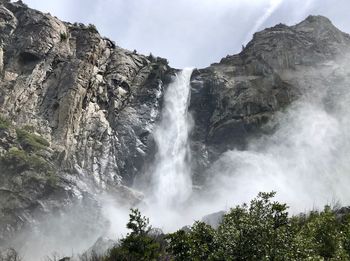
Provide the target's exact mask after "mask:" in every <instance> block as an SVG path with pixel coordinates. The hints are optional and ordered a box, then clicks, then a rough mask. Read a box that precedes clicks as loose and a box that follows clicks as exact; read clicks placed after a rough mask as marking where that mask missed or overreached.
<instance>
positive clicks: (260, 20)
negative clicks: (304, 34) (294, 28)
mask: <svg viewBox="0 0 350 261" xmlns="http://www.w3.org/2000/svg"><path fill="white" fill-rule="evenodd" d="M25 2H26V3H27V4H28V5H29V6H31V7H33V8H36V9H39V10H42V11H45V12H50V13H51V14H53V15H56V16H58V17H59V18H61V19H63V20H66V21H71V22H75V21H78V22H83V23H94V24H96V26H97V28H98V29H99V31H100V33H101V34H102V35H104V36H107V37H110V38H111V39H113V40H115V41H116V42H117V44H118V45H120V46H121V47H124V48H127V49H130V50H133V49H136V50H138V51H139V52H141V53H144V54H149V53H150V52H152V53H153V54H155V55H157V56H162V57H165V58H167V59H168V60H169V61H170V64H171V65H172V66H174V67H178V68H182V67H188V66H196V67H205V66H208V65H209V64H210V63H213V62H217V61H219V60H220V59H221V58H222V57H224V56H226V55H227V54H234V53H237V52H239V51H240V49H241V46H242V44H243V43H245V42H247V41H249V40H250V37H251V35H252V34H253V33H254V32H255V31H256V30H260V29H263V28H265V27H268V26H273V25H274V24H276V23H280V22H282V23H287V24H295V23H297V22H299V21H300V20H301V19H304V18H305V17H306V16H307V15H308V14H311V13H312V14H322V15H325V16H328V17H329V18H330V19H331V20H332V21H333V22H334V23H335V25H337V26H339V28H340V29H342V30H349V29H347V28H349V26H350V20H349V19H348V14H349V12H350V2H349V1H348V0H339V1H337V4H336V5H335V4H334V1H331V0H324V1H322V3H320V2H319V1H314V0H254V1H243V0H238V1H229V0H215V1H214V0H176V1H162V0H128V1H126V0H95V1H93V0H50V1H42V0H25ZM247 32H249V33H248V34H247Z"/></svg>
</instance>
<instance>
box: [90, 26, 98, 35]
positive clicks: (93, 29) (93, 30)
mask: <svg viewBox="0 0 350 261" xmlns="http://www.w3.org/2000/svg"><path fill="white" fill-rule="evenodd" d="M88 29H89V31H91V32H93V33H98V30H97V28H96V26H95V25H94V24H89V25H88Z"/></svg>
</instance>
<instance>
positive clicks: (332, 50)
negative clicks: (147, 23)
mask: <svg viewBox="0 0 350 261" xmlns="http://www.w3.org/2000/svg"><path fill="white" fill-rule="evenodd" d="M0 43H1V45H0V77H1V82H0V115H1V118H0V157H1V162H0V171H1V172H0V244H3V243H5V242H9V239H11V238H12V236H13V235H14V234H15V233H17V232H18V231H21V230H23V229H27V227H28V226H29V227H31V226H35V224H37V221H38V219H39V217H42V216H43V215H45V214H47V213H61V212H62V211H63V212H65V211H66V212H69V211H71V207H72V206H73V205H74V204H75V203H76V202H86V207H87V208H92V209H94V211H95V212H96V213H95V212H94V211H93V214H92V217H91V219H98V220H100V221H101V224H99V226H100V227H101V231H103V227H104V223H103V220H101V217H99V216H98V215H99V214H98V212H99V208H100V206H98V204H97V203H96V201H95V199H94V196H95V195H98V194H99V193H101V192H106V191H107V192H108V193H110V194H112V195H113V196H115V198H119V200H120V201H127V202H132V203H137V202H139V201H140V200H142V195H141V194H140V193H138V192H135V191H133V190H132V189H131V188H130V187H131V185H132V183H133V181H134V179H135V177H136V176H140V175H142V174H143V173H145V172H147V169H148V168H149V166H150V164H151V163H152V160H153V158H154V154H155V152H156V148H155V143H154V140H153V137H152V131H153V129H154V127H155V125H156V124H157V122H158V121H159V117H160V111H161V108H162V98H163V93H164V88H166V86H167V83H169V82H170V81H171V78H172V76H173V75H174V73H175V72H176V70H175V69H173V68H170V67H169V65H168V63H167V61H166V60H165V59H162V58H159V57H153V56H152V55H150V56H145V55H141V54H138V53H136V52H135V51H134V52H130V51H128V50H125V49H122V48H121V47H119V46H118V45H117V44H116V43H114V42H113V41H111V40H109V39H106V38H103V37H101V36H100V35H99V33H98V32H97V30H96V28H95V27H94V26H92V25H89V26H85V25H83V24H71V23H66V22H62V21H60V20H58V19H57V18H55V17H53V16H51V15H49V14H43V13H41V12H39V11H36V10H33V9H30V8H28V7H27V6H26V5H24V4H23V3H21V2H16V3H10V2H9V1H1V2H0ZM349 48H350V37H349V35H347V34H345V33H342V32H341V31H339V30H338V29H337V28H335V27H334V26H333V25H332V24H331V22H330V21H329V20H328V19H327V18H324V17H320V16H310V17H308V18H307V19H306V20H304V21H303V22H301V23H299V24H297V25H295V26H286V25H277V26H275V27H272V28H268V29H265V30H263V31H261V32H258V33H256V34H255V35H254V38H253V39H252V41H251V42H249V43H248V44H247V46H246V47H245V48H244V49H243V50H242V52H241V53H239V54H237V55H232V56H227V57H226V58H223V59H222V60H221V61H220V62H219V63H215V64H212V65H211V66H209V67H207V68H204V69H196V70H194V72H193V74H192V80H191V86H192V90H191V103H190V107H189V111H190V112H191V114H192V116H193V120H194V127H193V131H192V133H191V150H192V162H193V173H194V183H195V185H201V182H203V179H204V178H205V177H204V174H205V171H206V169H207V168H208V167H209V165H210V164H211V163H212V162H213V161H215V160H216V159H217V158H218V157H219V155H220V154H221V153H223V152H224V151H226V150H227V149H232V148H236V149H244V148H245V146H246V143H247V139H248V138H250V137H254V136H258V135H260V134H261V133H263V132H264V131H270V130H266V129H263V128H262V127H263V126H264V124H265V123H266V122H268V121H269V120H270V119H271V118H273V117H274V115H275V113H276V112H278V111H280V110H283V109H284V108H285V107H286V106H288V105H289V104H291V103H292V102H293V101H295V100H296V99H297V98H298V97H300V96H301V95H303V93H305V92H306V91H308V90H309V89H312V90H315V92H316V93H317V91H319V90H320V89H321V87H322V86H324V85H325V84H333V83H334V82H336V81H341V77H343V75H341V74H334V71H335V70H336V68H338V69H339V66H338V65H337V63H336V62H335V61H337V59H338V58H339V57H341V56H343V55H344V54H345V53H348V51H349ZM337 66H338V67H337ZM33 142H34V143H33ZM28 144H29V145H28ZM38 144H39V145H38ZM11 160H12V161H11ZM23 161H24V162H26V164H24V165H23V164H22V163H23ZM34 163H35V164H37V165H33V164H34ZM38 166H39V167H38ZM38 168H39V169H38ZM95 203H96V204H95ZM80 205H82V206H84V204H80ZM55 211H57V212H55ZM94 213H95V214H94ZM86 218H87V219H88V218H90V217H86ZM87 219H81V220H85V221H86V223H88V222H87ZM82 222H83V221H82ZM87 229H88V228H87Z"/></svg>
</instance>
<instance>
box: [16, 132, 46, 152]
mask: <svg viewBox="0 0 350 261" xmlns="http://www.w3.org/2000/svg"><path fill="white" fill-rule="evenodd" d="M16 133H17V139H18V142H19V143H20V144H21V146H22V147H23V149H24V150H26V151H29V152H36V151H39V150H43V149H47V147H48V146H50V143H49V142H48V141H47V140H46V139H44V138H43V137H41V136H39V135H37V134H34V133H32V132H30V131H27V130H25V129H16Z"/></svg>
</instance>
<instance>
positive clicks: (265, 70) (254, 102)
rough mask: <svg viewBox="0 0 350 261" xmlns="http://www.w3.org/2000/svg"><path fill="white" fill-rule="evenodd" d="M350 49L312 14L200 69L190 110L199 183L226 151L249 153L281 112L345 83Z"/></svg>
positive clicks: (346, 40)
mask: <svg viewBox="0 0 350 261" xmlns="http://www.w3.org/2000/svg"><path fill="white" fill-rule="evenodd" d="M349 48H350V36H349V35H347V34H345V33H343V32H341V31H339V30H338V29H337V28H336V27H334V26H333V24H332V23H331V22H330V21H329V20H328V19H327V18H325V17H322V16H309V17H308V18H307V19H306V20H304V21H303V22H301V23H299V24H297V25H295V26H286V25H283V24H279V25H276V26H275V27H272V28H267V29H265V30H263V31H261V32H258V33H256V34H254V37H253V39H252V40H251V41H250V42H249V43H248V44H247V46H246V47H245V48H244V49H243V50H242V52H241V53H239V54H237V55H232V56H227V57H226V58H223V59H222V60H221V61H220V62H219V63H215V64H212V65H211V66H209V67H208V68H205V69H200V70H196V71H195V72H194V73H193V75H192V96H191V97H192V99H191V106H190V111H191V112H192V114H193V117H194V121H195V124H194V126H195V127H194V131H193V133H192V137H191V140H192V150H193V154H194V155H195V156H194V159H195V165H194V170H195V177H196V180H198V182H200V181H201V180H202V178H201V175H202V173H203V172H204V170H205V169H206V168H207V167H208V165H209V164H210V163H211V162H213V161H214V160H215V159H217V157H218V156H219V155H220V154H221V153H222V152H224V151H226V150H227V149H233V148H236V149H244V148H245V146H246V142H247V139H248V138H249V137H252V136H255V135H259V134H261V133H262V129H261V126H263V125H264V123H266V122H267V121H268V120H269V119H271V117H273V115H274V114H275V112H277V111H280V110H282V109H283V108H285V107H286V106H287V105H289V104H291V103H292V102H293V101H294V100H296V99H297V98H298V97H300V96H301V95H304V94H308V93H309V92H310V90H312V91H315V92H316V94H313V95H317V92H321V90H322V88H323V87H324V86H326V85H330V84H332V85H333V84H339V79H337V77H338V76H339V74H344V73H342V72H340V71H341V69H342V66H343V68H344V60H345V58H344V57H346V56H347V54H348V53H349ZM340 60H341V61H340ZM345 64H346V63H345ZM337 75H338V76H337ZM343 76H344V75H343ZM343 76H341V77H343ZM338 78H339V77H338ZM265 131H268V130H265Z"/></svg>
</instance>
